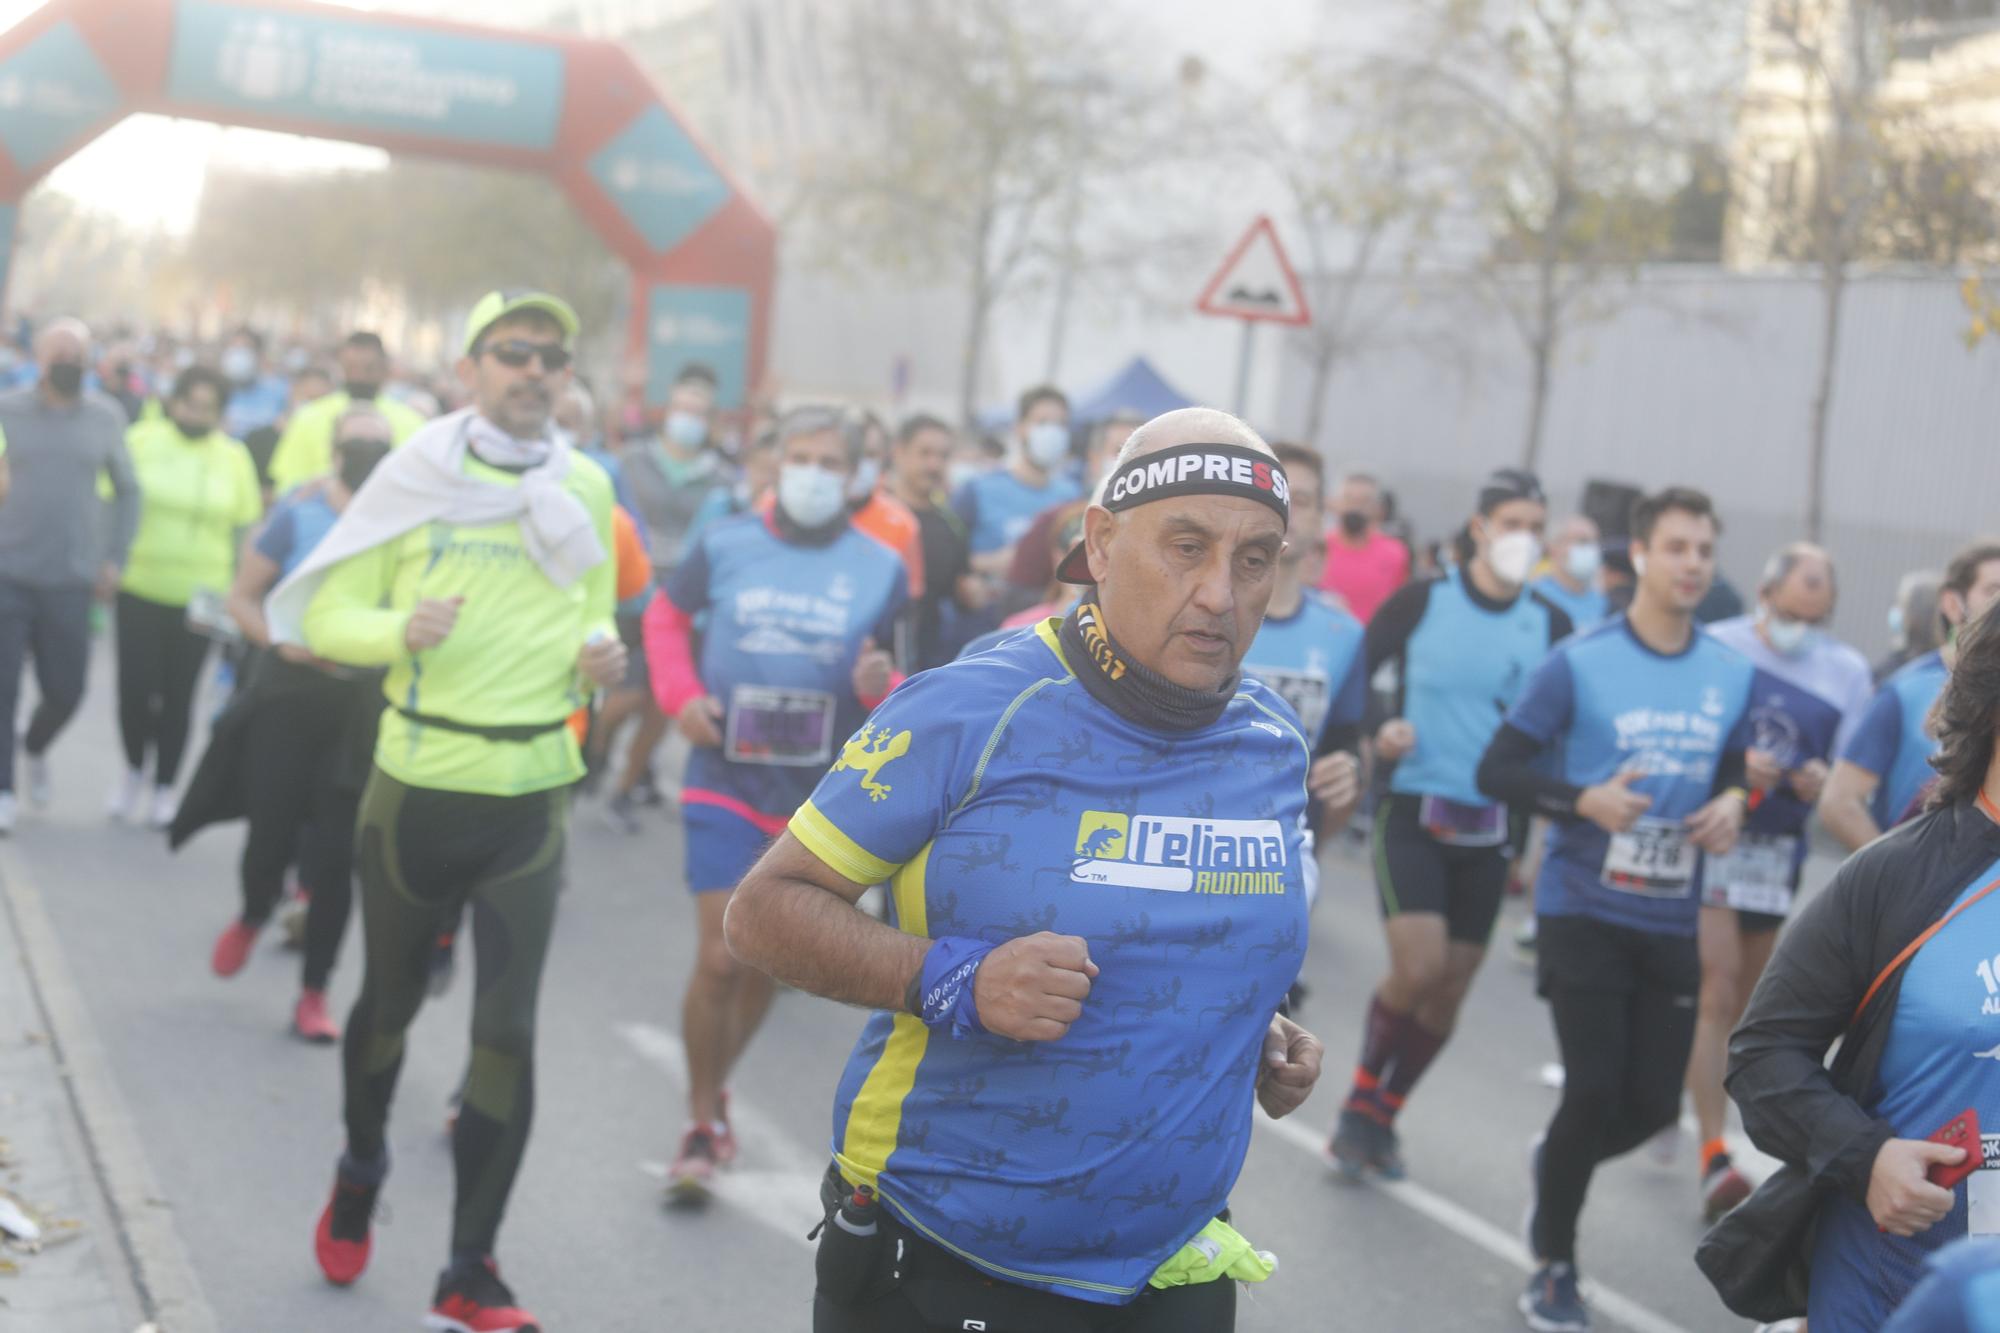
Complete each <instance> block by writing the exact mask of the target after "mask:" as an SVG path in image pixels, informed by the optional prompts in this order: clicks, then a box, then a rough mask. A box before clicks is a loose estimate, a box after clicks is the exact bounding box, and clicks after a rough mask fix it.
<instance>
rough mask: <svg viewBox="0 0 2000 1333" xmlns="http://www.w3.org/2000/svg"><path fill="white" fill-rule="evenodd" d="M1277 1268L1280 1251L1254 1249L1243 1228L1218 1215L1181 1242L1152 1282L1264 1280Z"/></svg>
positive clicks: (1173, 1284) (1170, 1284) (1166, 1284)
mask: <svg viewBox="0 0 2000 1333" xmlns="http://www.w3.org/2000/svg"><path fill="white" fill-rule="evenodd" d="M1277 1271H1278V1256H1277V1255H1275V1254H1272V1253H1271V1252H1270V1251H1269V1250H1257V1249H1252V1248H1251V1246H1250V1242H1249V1241H1247V1240H1245V1239H1243V1233H1242V1232H1240V1231H1238V1230H1237V1229H1236V1228H1235V1227H1233V1226H1230V1225H1229V1223H1227V1222H1225V1221H1223V1220H1222V1219H1221V1218H1219V1217H1218V1218H1216V1219H1215V1220H1214V1221H1212V1222H1210V1223H1209V1224H1208V1225H1207V1226H1205V1227H1203V1228H1202V1229H1201V1232H1200V1234H1198V1235H1197V1236H1196V1237H1195V1238H1194V1239H1193V1240H1191V1241H1189V1242H1188V1243H1187V1244H1185V1245H1183V1246H1181V1248H1180V1251H1179V1252H1178V1253H1177V1254H1175V1255H1174V1257H1173V1258H1171V1259H1169V1260H1167V1261H1166V1262H1165V1263H1163V1264H1161V1265H1160V1267H1159V1269H1158V1271H1156V1272H1155V1273H1154V1274H1153V1276H1152V1279H1151V1281H1150V1283H1149V1284H1148V1285H1150V1286H1155V1287H1162V1288H1165V1287H1193V1286H1199V1285H1200V1284H1201V1283H1204V1282H1215V1281H1218V1280H1219V1279H1222V1278H1226V1277H1227V1278H1235V1279H1236V1280H1237V1281H1238V1282H1262V1281H1263V1280H1264V1279H1265V1278H1268V1277H1270V1276H1271V1274H1273V1273H1275V1272H1277Z"/></svg>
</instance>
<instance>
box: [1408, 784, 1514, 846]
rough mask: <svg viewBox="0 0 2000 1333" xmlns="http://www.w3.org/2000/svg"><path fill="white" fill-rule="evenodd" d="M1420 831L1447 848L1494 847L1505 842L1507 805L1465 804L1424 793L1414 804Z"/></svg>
mask: <svg viewBox="0 0 2000 1333" xmlns="http://www.w3.org/2000/svg"><path fill="white" fill-rule="evenodd" d="M1417 822H1418V823H1420V824H1422V825H1423V826H1424V832H1426V833H1428V834H1430V835H1431V837H1432V838H1433V839H1434V840H1435V841H1437V842H1441V843H1443V844H1444V845H1445V846H1447V847H1498V846H1499V845H1500V844H1501V843H1503V842H1505V841H1507V807H1506V806H1504V805H1501V804H1498V803H1497V802H1496V803H1495V804H1492V805H1467V804H1465V803H1464V802H1463V801H1452V800H1447V799H1445V798H1444V797H1442V796H1426V797H1424V799H1423V801H1422V803H1421V804H1419V805H1418V806H1417Z"/></svg>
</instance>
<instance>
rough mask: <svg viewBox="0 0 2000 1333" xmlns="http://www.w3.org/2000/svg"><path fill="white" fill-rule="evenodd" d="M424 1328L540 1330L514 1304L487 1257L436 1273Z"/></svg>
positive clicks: (439, 1332) (468, 1332)
mask: <svg viewBox="0 0 2000 1333" xmlns="http://www.w3.org/2000/svg"><path fill="white" fill-rule="evenodd" d="M424 1327H425V1328H428V1329H433V1330H435V1331H436V1333H541V1328H542V1326H541V1325H540V1324H538V1323H536V1322H535V1317H534V1316H533V1315H531V1314H529V1313H528V1312H527V1311H526V1310H523V1309H521V1308H520V1307H519V1306H517V1305H515V1304H514V1293H513V1292H511V1291H509V1290H507V1284H506V1283H504V1282H502V1281H501V1280H500V1269H499V1266H498V1265H496V1264H495V1263H494V1262H493V1261H492V1260H491V1259H482V1260H480V1261H479V1262H478V1263H476V1264H457V1265H454V1266H453V1267H451V1268H448V1269H446V1270H445V1271H444V1273H443V1274H442V1275H440V1276H439V1278H438V1286H437V1299H436V1300H434V1301H433V1302H432V1303H431V1312H430V1313H429V1314H428V1315H425V1316H424Z"/></svg>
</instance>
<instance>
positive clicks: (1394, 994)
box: [1327, 468, 1570, 1180]
mask: <svg viewBox="0 0 2000 1333" xmlns="http://www.w3.org/2000/svg"><path fill="white" fill-rule="evenodd" d="M1548 512H1549V511H1548V502H1547V500H1546V499H1545V498H1544V497H1543V495H1542V487H1541V483H1540V482H1539V481H1537V480H1536V479H1535V478H1534V477H1533V476H1532V475H1531V474H1529V473H1526V472H1521V471H1517V470H1515V469H1513V468H1503V469H1501V470H1500V471H1498V472H1495V473H1494V474H1493V475H1491V476H1490V477H1488V478H1487V479H1486V482H1485V484H1484V485H1483V486H1481V488H1480V491H1479V499H1478V504H1477V507H1476V512H1475V513H1474V514H1473V516H1472V519H1471V521H1470V523H1469V524H1468V532H1469V534H1470V540H1471V543H1472V548H1473V553H1472V555H1471V557H1470V558H1469V559H1467V560H1466V561H1465V562H1464V563H1463V564H1462V565H1460V566H1459V567H1458V568H1456V569H1454V570H1452V571H1450V572H1449V573H1447V574H1445V575H1444V576H1443V577H1441V578H1436V579H1426V580H1423V581H1420V582H1416V583H1407V584H1404V585H1403V586H1402V587H1401V588H1398V589H1397V590H1396V591H1395V592H1394V593H1393V594H1391V595H1390V597H1389V600H1388V601H1386V602H1384V603H1382V605H1381V607H1380V608H1379V609H1378V610H1377V611H1376V612H1375V615H1374V617H1373V618H1372V619H1370V620H1369V622H1368V640H1367V653H1366V658H1367V660H1366V663H1365V669H1366V671H1367V673H1368V674H1369V675H1370V676H1371V677H1372V676H1373V675H1374V673H1375V672H1376V671H1377V670H1379V669H1380V668H1381V667H1382V666H1383V665H1384V664H1387V663H1393V664H1394V665H1395V669H1396V679H1397V686H1396V703H1395V706H1394V708H1393V709H1392V710H1391V712H1392V715H1391V716H1390V718H1389V719H1388V720H1387V721H1385V722H1383V723H1382V725H1381V726H1380V727H1379V728H1377V729H1376V732H1375V757H1376V759H1377V760H1378V761H1379V762H1381V763H1383V764H1385V765H1394V767H1393V769H1391V770H1390V775H1389V778H1388V784H1387V786H1388V790H1387V791H1386V792H1384V793H1383V794H1382V797H1381V799H1380V801H1379V802H1378V803H1377V805H1376V807H1375V828H1374V850H1375V884H1376V889H1377V891H1378V893H1379V896H1380V900H1381V906H1382V917H1383V923H1384V924H1383V929H1384V932H1385V933H1386V934H1387V936H1388V940H1389V975H1388V976H1387V977H1385V978H1384V979H1383V981H1382V984H1381V985H1380V986H1379V987H1377V988H1376V990H1375V993H1374V994H1373V996H1371V997H1370V999H1369V1004H1368V1016H1367V1019H1366V1021H1365V1023H1364V1024H1363V1028H1362V1041H1361V1056H1360V1059H1359V1061H1358V1062H1357V1063H1356V1065H1355V1068H1354V1084H1353V1087H1352V1088H1351V1089H1350V1090H1349V1092H1348V1095H1347V1100H1346V1102H1345V1103H1343V1104H1342V1106H1341V1109H1340V1120H1339V1123H1338V1124H1337V1125H1336V1126H1335V1127H1334V1131H1333V1136H1332V1138H1331V1139H1330V1140H1329V1142H1328V1144H1327V1158H1328V1161H1329V1162H1330V1163H1331V1164H1332V1165H1333V1166H1334V1167H1335V1168H1336V1169H1337V1170H1339V1171H1340V1173H1341V1174H1342V1175H1343V1176H1345V1177H1346V1178H1347V1179H1349V1180H1358V1179H1359V1178H1360V1177H1361V1175H1362V1173H1363V1171H1364V1170H1374V1171H1376V1172H1378V1173H1379V1174H1381V1175H1383V1176H1385V1177H1388V1178H1389V1179H1400V1178H1401V1177H1402V1175H1403V1174H1404V1168H1403V1161H1402V1150H1401V1147H1400V1145H1399V1143H1398V1141H1397V1138H1396V1131H1395V1123H1396V1116H1397V1113H1398V1112H1400V1111H1401V1110H1402V1108H1403V1104H1404V1102H1405V1101H1406V1100H1407V1099H1408V1098H1409V1096H1410V1093H1411V1092H1412V1091H1413V1090H1414V1089H1415V1088H1416V1085H1417V1080H1418V1079H1419V1078H1421V1077H1423V1073H1424V1071H1425V1070H1426V1069H1428V1068H1429V1067H1430V1064H1431V1061H1433V1060H1435V1059H1436V1058H1437V1055H1438V1052H1439V1051H1441V1050H1442V1049H1444V1044H1445V1042H1446V1041H1447V1040H1448V1039H1449V1038H1450V1036H1451V1030H1452V1027H1453V1026H1454V1025H1455V1024H1456V1022H1457V1021H1458V1010H1459V1006H1461V1005H1462V1004H1464V1003H1465V996H1466V992H1467V991H1469V990H1470V989H1471V987H1472V980H1473V978H1474V977H1475V976H1477V975H1478V973H1479V966H1480V964H1481V963H1482V962H1483V961H1485V958H1486V943H1487V940H1488V939H1489V938H1490V937H1491V935H1492V933H1493V922H1494V920H1495V918H1497V917H1498V916H1499V914H1500V899H1501V896H1502V894H1503V893H1504V892H1505V890H1506V885H1507V865H1508V861H1509V859H1510V858H1511V855H1512V849H1511V847H1510V845H1509V844H1510V841H1511V838H1510V832H1511V829H1510V821H1509V817H1508V813H1509V812H1508V809H1507V806H1506V805H1505V804H1504V803H1503V802H1499V801H1495V800H1491V799H1489V798H1488V797H1487V796H1485V795H1484V794H1483V793H1481V791H1480V790H1479V787H1478V784H1477V783H1476V782H1475V781H1474V775H1475V773H1476V772H1477V770H1478V768H1479V758H1480V756H1481V755H1482V754H1484V753H1485V752H1486V744H1487V742H1488V741H1490V740H1492V738H1493V733H1494V732H1495V731H1497V730H1498V729H1499V727H1500V719H1501V718H1502V717H1503V716H1505V714H1506V711H1507V709H1508V707H1509V706H1510V705H1511V704H1512V703H1513V702H1514V699H1515V697H1516V696H1517V695H1519V693H1520V692H1521V688H1522V686H1523V685H1524V684H1525V683H1526V682H1527V680H1528V677H1529V674H1530V673H1531V672H1533V671H1534V669H1535V668H1536V667H1537V666H1538V665H1540V663H1541V661H1542V659H1543V658H1544V657H1546V656H1547V655H1548V651H1549V648H1550V647H1551V646H1552V645H1553V644H1555V643H1556V642H1557V641H1559V640H1561V639H1564V638H1566V637H1568V635H1569V632H1570V624H1569V617H1568V616H1566V615H1564V614H1563V613H1562V612H1561V611H1559V610H1557V609H1556V608H1555V607H1553V606H1551V605H1550V604H1549V603H1547V602H1545V601H1543V600H1542V599H1541V598H1540V597H1538V596H1537V595H1535V594H1534V593H1532V592H1529V591H1527V589H1526V586H1525V585H1526V584H1527V582H1528V577H1529V574H1530V572H1531V571H1532V570H1533V569H1534V567H1535V564H1536V562H1537V561H1539V560H1540V559H1541V554H1542V552H1541V544H1542V543H1541V538H1542V528H1543V524H1544V523H1546V522H1547V519H1548Z"/></svg>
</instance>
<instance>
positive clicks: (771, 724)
mask: <svg viewBox="0 0 2000 1333" xmlns="http://www.w3.org/2000/svg"><path fill="white" fill-rule="evenodd" d="M722 751H723V753H724V754H725V755H727V756H728V757H729V758H730V759H731V760H733V761H734V762H736V763H739V764H776V765H780V766H783V767H788V768H824V767H826V764H827V761H828V760H830V759H832V758H833V696H832V695H830V694H827V693H825V692H824V691H821V690H788V689H784V688H781V687H779V686H774V685H738V686H737V687H736V688H735V689H733V690H731V691H730V693H729V718H728V721H727V723H726V724H725V728H724V731H723V738H722Z"/></svg>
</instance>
